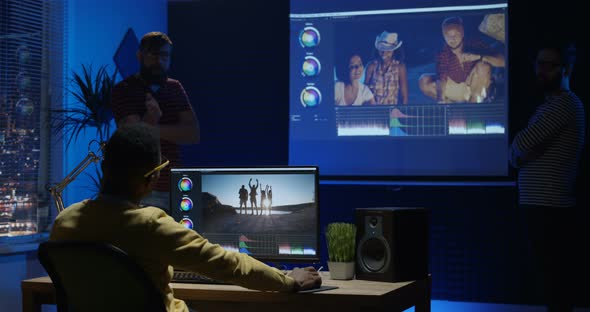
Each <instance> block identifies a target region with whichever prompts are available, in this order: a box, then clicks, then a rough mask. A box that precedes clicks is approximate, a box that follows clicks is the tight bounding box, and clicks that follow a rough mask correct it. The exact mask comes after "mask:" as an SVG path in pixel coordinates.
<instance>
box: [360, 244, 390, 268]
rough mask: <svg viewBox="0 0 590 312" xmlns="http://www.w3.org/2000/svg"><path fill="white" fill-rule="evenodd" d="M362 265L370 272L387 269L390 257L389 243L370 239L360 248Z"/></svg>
mask: <svg viewBox="0 0 590 312" xmlns="http://www.w3.org/2000/svg"><path fill="white" fill-rule="evenodd" d="M360 255H361V263H362V265H363V267H364V268H365V269H366V270H367V271H369V272H379V271H381V270H383V269H384V268H385V266H386V265H387V262H388V260H389V259H388V257H389V248H388V246H387V242H386V241H385V240H384V239H382V238H374V237H373V238H369V239H367V240H366V241H364V242H363V243H362V245H361V248H360Z"/></svg>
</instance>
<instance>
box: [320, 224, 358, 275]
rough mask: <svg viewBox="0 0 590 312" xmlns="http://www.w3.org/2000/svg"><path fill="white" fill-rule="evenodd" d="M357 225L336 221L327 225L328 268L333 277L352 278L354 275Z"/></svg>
mask: <svg viewBox="0 0 590 312" xmlns="http://www.w3.org/2000/svg"><path fill="white" fill-rule="evenodd" d="M355 239H356V226H355V225H354V224H352V223H344V222H334V223H330V224H328V225H327V226H326V243H327V244H328V269H329V270H330V276H331V277H332V279H352V278H353V276H354V259H355V250H356V248H355Z"/></svg>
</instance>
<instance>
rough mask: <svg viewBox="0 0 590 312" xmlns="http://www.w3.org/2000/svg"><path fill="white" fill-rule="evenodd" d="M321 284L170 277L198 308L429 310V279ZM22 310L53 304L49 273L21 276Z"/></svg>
mask: <svg viewBox="0 0 590 312" xmlns="http://www.w3.org/2000/svg"><path fill="white" fill-rule="evenodd" d="M322 278H323V284H324V285H334V286H338V287H339V288H338V289H334V290H327V291H321V292H315V293H310V294H292V293H277V292H261V291H255V290H249V289H246V288H243V287H240V286H234V285H205V284H180V283H172V288H173V289H174V296H175V297H176V298H179V299H182V300H184V301H186V303H187V304H188V305H189V306H191V307H194V308H195V309H198V310H199V311H240V312H246V311H256V312H263V311H298V312H301V311H306V312H307V311H322V312H331V311H334V310H331V309H334V308H337V310H338V311H339V312H340V311H404V310H405V309H407V308H410V307H412V306H415V309H416V312H429V311H430V293H431V283H432V282H431V279H430V277H429V278H428V279H425V280H418V281H411V282H400V283H383V282H373V281H363V280H348V281H340V280H331V279H330V278H329V275H324V276H323V277H322ZM21 291H22V300H23V312H33V311H34V312H39V311H41V305H42V304H55V289H54V288H53V284H52V283H51V280H50V279H49V277H47V276H45V277H39V278H33V279H28V280H24V281H22V282H21Z"/></svg>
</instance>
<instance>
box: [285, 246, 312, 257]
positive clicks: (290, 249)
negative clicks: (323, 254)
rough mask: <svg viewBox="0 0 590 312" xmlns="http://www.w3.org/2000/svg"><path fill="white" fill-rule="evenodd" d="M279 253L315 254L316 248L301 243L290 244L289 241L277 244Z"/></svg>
mask: <svg viewBox="0 0 590 312" xmlns="http://www.w3.org/2000/svg"><path fill="white" fill-rule="evenodd" d="M279 254H281V255H311V256H313V255H315V254H316V250H315V249H314V248H312V247H306V246H303V245H295V244H293V245H291V244H290V243H281V244H279Z"/></svg>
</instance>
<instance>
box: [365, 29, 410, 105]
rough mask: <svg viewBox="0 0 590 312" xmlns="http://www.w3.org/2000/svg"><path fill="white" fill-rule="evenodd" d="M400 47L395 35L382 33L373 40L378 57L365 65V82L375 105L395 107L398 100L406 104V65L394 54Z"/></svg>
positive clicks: (400, 42)
mask: <svg viewBox="0 0 590 312" xmlns="http://www.w3.org/2000/svg"><path fill="white" fill-rule="evenodd" d="M401 45H402V41H400V40H399V38H398V35H397V33H389V32H387V31H384V32H382V33H381V35H379V36H377V38H375V49H377V50H376V51H377V54H378V56H377V58H376V59H375V60H373V61H371V62H370V63H369V64H368V65H367V76H366V79H365V81H366V82H367V85H368V86H369V88H370V89H371V92H373V95H375V102H376V104H379V105H397V104H398V103H399V102H400V100H401V103H402V104H408V77H407V76H408V75H407V71H406V65H405V64H404V63H402V62H401V60H400V59H401V58H399V57H397V55H396V53H395V50H397V49H399V47H400V46H401ZM400 95H401V99H400Z"/></svg>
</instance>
